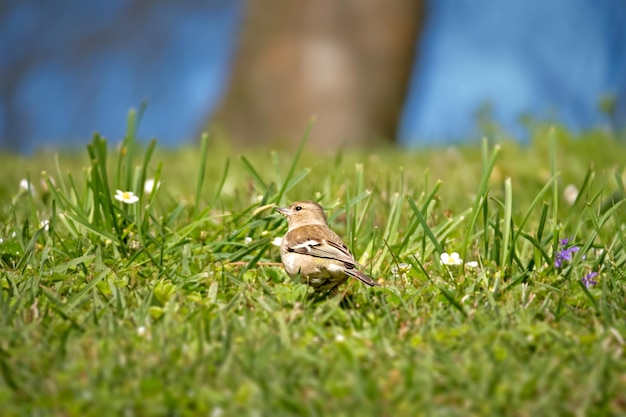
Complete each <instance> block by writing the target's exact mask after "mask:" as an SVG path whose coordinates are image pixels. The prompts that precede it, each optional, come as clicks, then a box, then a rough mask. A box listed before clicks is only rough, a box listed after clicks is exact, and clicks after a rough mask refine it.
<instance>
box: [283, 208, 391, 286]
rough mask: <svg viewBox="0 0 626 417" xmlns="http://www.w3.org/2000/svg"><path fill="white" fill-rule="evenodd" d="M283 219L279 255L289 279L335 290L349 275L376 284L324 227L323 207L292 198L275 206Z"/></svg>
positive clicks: (332, 232) (325, 222) (337, 237)
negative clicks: (283, 203)
mask: <svg viewBox="0 0 626 417" xmlns="http://www.w3.org/2000/svg"><path fill="white" fill-rule="evenodd" d="M276 211H278V212H279V213H280V214H282V215H283V216H285V217H286V218H287V223H288V229H287V233H286V234H285V236H284V237H283V239H282V243H281V246H280V257H281V261H282V263H283V266H284V267H285V271H286V272H287V274H288V275H289V276H290V277H291V278H296V277H299V278H300V282H302V283H305V284H308V285H309V286H311V287H313V289H314V290H317V291H331V292H333V291H336V290H337V287H339V286H340V285H341V284H343V283H344V282H346V281H347V280H348V278H349V277H352V278H356V279H358V280H359V281H361V282H362V283H364V284H366V285H369V286H370V287H374V286H379V284H378V283H377V282H376V281H374V279H373V278H372V277H370V276H368V275H366V274H364V273H363V272H361V271H359V270H358V269H357V268H362V266H361V265H359V264H358V263H357V261H356V260H355V259H354V256H353V255H352V253H351V252H350V250H349V249H348V247H347V246H346V245H345V244H344V243H343V241H342V240H341V238H340V237H339V235H337V233H335V232H334V231H333V230H332V229H331V228H330V227H328V221H327V220H326V215H325V214H324V209H323V208H322V206H320V205H319V204H318V203H316V202H314V201H296V202H295V203H292V204H291V205H290V206H289V207H279V208H276Z"/></svg>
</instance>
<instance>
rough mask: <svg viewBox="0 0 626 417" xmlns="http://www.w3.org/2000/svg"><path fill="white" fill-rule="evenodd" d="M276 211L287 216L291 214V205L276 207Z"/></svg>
mask: <svg viewBox="0 0 626 417" xmlns="http://www.w3.org/2000/svg"><path fill="white" fill-rule="evenodd" d="M276 211H277V212H279V213H280V214H282V215H283V216H285V217H287V216H289V215H290V214H291V210H289V207H276Z"/></svg>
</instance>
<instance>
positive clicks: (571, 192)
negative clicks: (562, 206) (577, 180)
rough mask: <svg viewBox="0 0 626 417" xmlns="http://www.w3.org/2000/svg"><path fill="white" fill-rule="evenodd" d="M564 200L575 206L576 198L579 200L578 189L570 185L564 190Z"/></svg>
mask: <svg viewBox="0 0 626 417" xmlns="http://www.w3.org/2000/svg"><path fill="white" fill-rule="evenodd" d="M563 198H564V199H565V201H566V202H567V204H569V205H570V206H573V205H574V203H575V202H576V198H578V188H576V186H575V185H574V184H569V185H568V186H567V187H565V189H564V190H563Z"/></svg>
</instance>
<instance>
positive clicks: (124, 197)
mask: <svg viewBox="0 0 626 417" xmlns="http://www.w3.org/2000/svg"><path fill="white" fill-rule="evenodd" d="M115 199H116V200H117V201H121V202H124V203H126V204H135V203H136V202H137V201H139V197H137V196H136V195H135V193H133V192H132V191H122V190H116V191H115Z"/></svg>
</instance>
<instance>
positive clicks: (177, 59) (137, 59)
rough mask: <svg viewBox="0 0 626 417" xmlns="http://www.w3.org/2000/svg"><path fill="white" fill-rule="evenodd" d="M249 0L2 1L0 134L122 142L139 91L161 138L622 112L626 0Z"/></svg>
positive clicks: (573, 123) (520, 122)
mask: <svg viewBox="0 0 626 417" xmlns="http://www.w3.org/2000/svg"><path fill="white" fill-rule="evenodd" d="M258 3H261V2H245V1H243V0H207V1H180V2H166V1H164V2H153V1H147V0H133V1H121V0H92V1H89V2H84V1H66V2H24V1H18V0H13V1H11V0H9V1H3V2H2V4H1V5H0V144H1V147H2V148H3V149H7V150H12V151H20V152H32V151H34V150H35V149H37V148H40V147H71V146H74V145H78V144H82V143H85V142H87V141H89V140H90V137H91V135H92V133H93V132H94V131H98V132H100V133H101V134H103V135H105V136H106V137H108V138H110V139H111V140H114V141H117V140H119V139H121V138H122V136H123V135H124V132H125V129H126V126H125V120H126V114H127V112H128V110H129V108H131V107H138V106H140V104H141V103H142V102H144V101H146V102H147V109H146V112H145V113H144V116H143V119H142V121H141V125H140V128H139V136H140V137H142V138H145V139H148V138H152V137H156V138H157V139H158V140H159V143H160V144H164V145H167V146H175V145H179V144H185V143H189V142H190V141H194V140H197V138H198V136H199V134H200V132H201V131H203V130H204V129H207V128H209V129H211V128H213V127H215V129H219V130H220V131H223V132H224V133H226V136H227V137H232V138H233V140H234V141H238V142H241V143H259V142H265V141H269V140H275V139H280V138H281V137H282V138H285V140H287V141H288V140H297V139H298V138H299V136H300V135H299V132H302V131H303V130H304V127H305V123H306V119H307V118H308V117H309V116H310V115H312V114H317V115H318V125H319V126H316V128H315V129H316V130H318V131H319V134H318V136H317V137H314V138H313V141H314V142H315V141H319V142H320V143H323V144H324V146H340V145H342V144H345V143H357V144H359V143H360V144H370V143H376V141H379V142H384V141H385V140H387V141H390V140H391V141H395V142H397V143H400V144H402V145H405V146H418V145H442V144H450V143H458V142H464V141H476V140H477V139H478V138H479V137H480V135H481V134H482V133H483V129H484V122H485V121H489V122H490V123H495V124H496V125H497V126H498V132H499V133H498V134H501V135H503V136H510V137H513V138H515V139H517V140H520V141H524V140H526V138H527V126H526V125H525V123H524V120H526V121H528V120H537V121H558V122H561V123H564V124H565V125H567V126H568V127H570V128H571V129H573V130H584V129H592V128H607V129H619V128H622V127H623V126H624V124H625V121H626V104H625V103H626V1H624V0H604V1H601V2H595V1H592V0H543V1H539V0H529V1H517V0H483V1H481V2H476V1H472V0H431V1H427V2H425V4H423V3H422V2H417V1H400V0H398V1H397V2H385V1H384V0H360V1H356V0H351V1H346V2H344V3H341V2H334V1H331V0H310V1H308V2H305V3H300V2H289V1H286V0H278V1H275V2H273V3H265V2H263V4H262V5H259V4H258ZM290 3H297V4H295V5H291V4H290ZM340 3H341V4H340ZM277 11H280V13H278V12H277ZM290 123H291V125H290V126H289V124H290Z"/></svg>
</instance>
